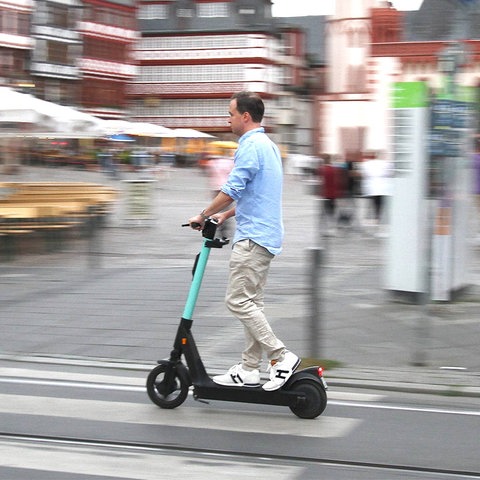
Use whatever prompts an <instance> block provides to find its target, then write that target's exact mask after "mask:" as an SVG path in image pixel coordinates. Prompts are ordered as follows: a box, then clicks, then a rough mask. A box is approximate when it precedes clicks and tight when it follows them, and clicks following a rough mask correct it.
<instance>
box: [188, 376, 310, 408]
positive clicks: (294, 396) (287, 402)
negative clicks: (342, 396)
mask: <svg viewBox="0 0 480 480" xmlns="http://www.w3.org/2000/svg"><path fill="white" fill-rule="evenodd" d="M193 396H194V398H195V399H196V400H223V401H226V402H241V403H263V404H265V405H281V406H286V407H290V406H295V405H297V404H298V402H302V401H305V400H306V397H305V395H303V394H302V393H300V392H293V391H292V392H291V391H288V390H282V389H279V390H275V391H273V392H267V391H265V390H263V388H262V387H225V386H223V385H217V384H216V383H214V382H213V381H212V382H211V383H208V385H194V386H193Z"/></svg>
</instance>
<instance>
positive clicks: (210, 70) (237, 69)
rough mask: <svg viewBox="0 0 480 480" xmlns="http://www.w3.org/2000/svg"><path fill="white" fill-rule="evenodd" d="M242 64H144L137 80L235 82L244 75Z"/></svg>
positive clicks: (155, 81)
mask: <svg viewBox="0 0 480 480" xmlns="http://www.w3.org/2000/svg"><path fill="white" fill-rule="evenodd" d="M245 72H246V70H245V66H244V65H230V64H228V65H178V66H171V65H165V66H144V67H142V69H141V71H140V76H139V77H138V79H137V81H138V82H145V83H183V82H186V83H200V82H218V81H219V79H221V81H222V82H236V81H239V80H240V81H241V80H243V78H244V77H245Z"/></svg>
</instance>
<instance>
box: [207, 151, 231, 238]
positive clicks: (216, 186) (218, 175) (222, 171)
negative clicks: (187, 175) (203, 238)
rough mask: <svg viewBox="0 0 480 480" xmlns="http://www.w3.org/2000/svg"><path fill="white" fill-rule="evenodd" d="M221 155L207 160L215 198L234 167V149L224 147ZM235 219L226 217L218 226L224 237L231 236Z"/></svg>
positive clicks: (210, 182) (209, 178)
mask: <svg viewBox="0 0 480 480" xmlns="http://www.w3.org/2000/svg"><path fill="white" fill-rule="evenodd" d="M221 153H222V154H221V155H212V156H211V157H210V158H209V160H208V161H207V162H206V170H207V173H208V180H209V185H210V190H211V192H212V197H213V198H215V197H216V196H217V195H218V194H219V193H220V190H221V188H222V186H223V185H224V184H225V183H226V181H227V179H228V176H229V175H230V172H231V171H232V168H233V165H234V163H233V153H234V150H232V149H223V151H222V152H221ZM232 221H233V219H231V218H230V219H226V220H225V221H224V222H223V223H222V224H221V225H219V226H218V229H217V231H218V233H219V234H220V235H221V236H222V237H223V238H229V237H230V231H231V229H230V226H231V223H232Z"/></svg>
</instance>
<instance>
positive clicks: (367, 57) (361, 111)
mask: <svg viewBox="0 0 480 480" xmlns="http://www.w3.org/2000/svg"><path fill="white" fill-rule="evenodd" d="M386 3H388V2H384V1H381V0H342V2H337V7H336V11H335V14H334V15H332V16H331V17H329V18H328V26H327V40H326V41H327V65H328V75H327V77H328V81H327V93H326V94H325V95H319V96H317V97H316V99H315V106H316V108H315V110H316V112H317V116H316V120H317V121H316V132H315V133H316V138H317V145H318V147H317V148H318V150H317V151H316V152H315V153H316V154H320V153H322V152H326V153H330V154H336V155H340V156H342V157H343V156H345V154H347V153H349V154H354V155H355V154H357V155H358V154H360V152H364V151H366V150H383V151H386V152H388V150H389V142H390V102H391V87H392V84H393V83H394V82H411V81H425V82H427V83H428V86H429V87H430V88H431V89H432V90H438V89H439V88H440V87H441V86H442V82H443V78H442V73H441V72H439V68H438V61H439V58H438V56H439V54H440V53H441V52H442V51H443V50H445V48H446V47H447V45H448V42H446V41H445V42H444V41H425V42H405V41H403V39H402V36H403V31H402V28H403V19H402V15H403V13H402V12H399V11H397V10H396V9H394V8H392V7H389V6H388V5H386ZM463 43H464V44H465V45H466V47H465V48H466V50H467V51H468V55H467V57H466V59H465V62H464V63H463V64H462V65H460V69H459V73H458V75H457V81H458V83H459V84H460V85H465V86H474V87H478V86H480V41H479V40H472V39H469V40H466V41H464V42H463Z"/></svg>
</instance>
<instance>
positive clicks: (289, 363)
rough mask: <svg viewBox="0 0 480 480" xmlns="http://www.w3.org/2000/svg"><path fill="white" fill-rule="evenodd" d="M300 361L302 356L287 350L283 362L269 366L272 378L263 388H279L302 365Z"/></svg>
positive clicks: (269, 390)
mask: <svg viewBox="0 0 480 480" xmlns="http://www.w3.org/2000/svg"><path fill="white" fill-rule="evenodd" d="M300 361H301V360H300V358H298V357H297V356H296V355H295V354H294V353H292V352H289V351H288V350H287V351H286V352H285V358H284V359H283V360H282V361H281V362H276V363H274V364H273V365H272V364H270V366H269V367H268V368H269V370H270V380H269V381H268V382H267V383H266V384H265V385H263V387H262V388H263V389H264V390H266V391H267V392H272V391H273V390H278V389H279V388H280V387H282V386H283V385H284V384H285V382H286V381H287V380H288V379H289V378H290V377H291V376H292V375H293V372H294V371H295V369H296V368H297V367H298V366H299V365H300Z"/></svg>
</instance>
